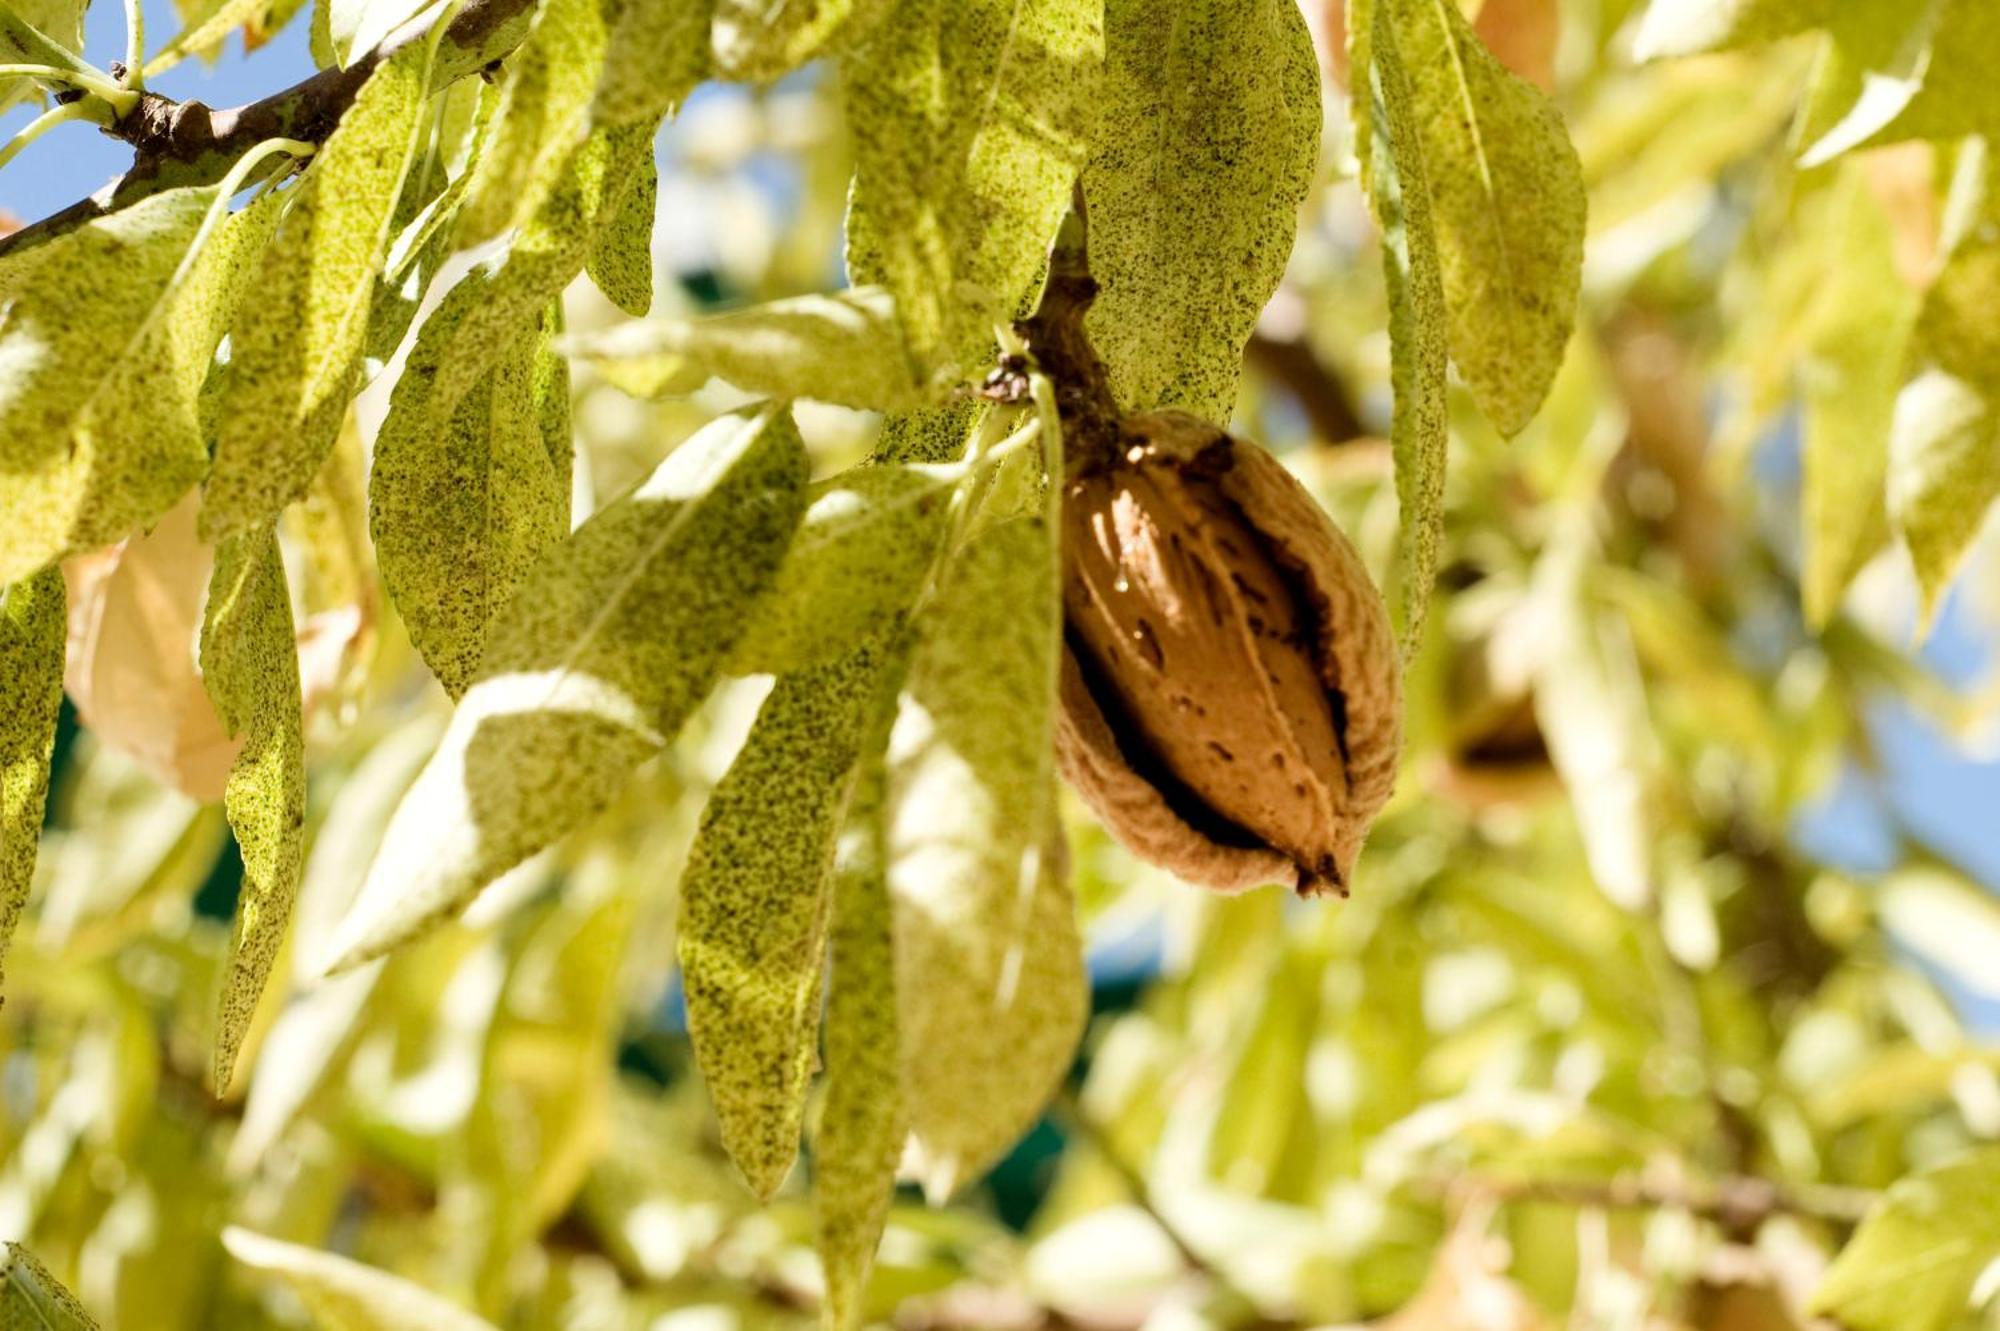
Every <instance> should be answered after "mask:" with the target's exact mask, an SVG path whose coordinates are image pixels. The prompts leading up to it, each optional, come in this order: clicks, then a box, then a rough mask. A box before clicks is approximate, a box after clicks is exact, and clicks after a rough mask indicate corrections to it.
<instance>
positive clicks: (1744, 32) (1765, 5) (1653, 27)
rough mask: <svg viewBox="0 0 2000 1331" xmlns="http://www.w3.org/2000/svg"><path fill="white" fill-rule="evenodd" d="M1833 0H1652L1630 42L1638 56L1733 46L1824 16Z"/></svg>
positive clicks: (1812, 24) (1798, 28)
mask: <svg viewBox="0 0 2000 1331" xmlns="http://www.w3.org/2000/svg"><path fill="white" fill-rule="evenodd" d="M1834 6H1835V0H1653V3H1652V4H1650V5H1648V6H1647V7H1646V16H1645V18H1643V19H1641V20H1640V22H1639V35H1638V37H1637V38H1636V39H1635V40H1634V41H1633V43H1632V55H1633V58H1634V59H1638V60H1658V59H1661V58H1663V57H1667V56H1682V55H1694V54H1697V53H1698V52H1701V51H1725V50H1733V49H1735V48H1737V47H1741V46H1754V45H1756V44H1758V43H1759V42H1768V41H1774V40H1776V39H1777V38H1780V37H1789V36H1791V35H1792V34H1793V33H1795V32H1804V31H1806V30H1807V29H1808V28H1816V27H1818V26H1820V25H1821V24H1822V23H1824V22H1826V20H1827V19H1828V17H1829V16H1831V15H1832V13H1833V11H1834Z"/></svg>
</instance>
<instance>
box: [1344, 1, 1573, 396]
mask: <svg viewBox="0 0 2000 1331" xmlns="http://www.w3.org/2000/svg"><path fill="white" fill-rule="evenodd" d="M1375 5H1376V7H1377V9H1378V10H1379V12H1380V20H1379V21H1380V22H1381V23H1382V24H1383V25H1384V26H1385V27H1386V28H1387V29H1388V30H1389V31H1391V32H1393V33H1394V35H1395V45H1396V56H1397V58H1398V60H1399V61H1400V63H1401V65H1402V68H1403V72H1404V75H1405V84H1406V86H1407V88H1408V90H1409V100H1410V110H1411V115H1410V119H1411V122H1412V126H1413V135H1412V138H1413V140H1414V141H1413V142H1412V144H1411V145H1410V149H1411V151H1412V152H1414V153H1416V154H1420V155H1421V156H1422V158H1423V165H1422V179H1423V180H1424V182H1425V183H1426V184H1427V185H1428V186H1429V192H1430V214H1431V219H1432V222H1433V225H1434V226H1435V228H1436V232H1437V245H1438V262H1439V269H1440V274H1441V277H1442V280H1443V286H1444V299H1445V312H1446V316H1447V317H1446V339H1447V341H1448V342H1449V344H1450V347H1451V357H1452V361H1453V363H1455V364H1456V365H1457V366H1458V370H1459V373H1460V374H1461V375H1463V376H1464V378H1465V382H1466V386H1467V387H1468V388H1469V389H1470V390H1471V392H1472V398H1473V401H1474V402H1476V403H1478V405H1479V409H1480V411H1481V412H1482V413H1483V414H1484V415H1485V416H1486V418H1487V419H1488V420H1489V421H1491V422H1492V423H1493V425H1494V428H1496V429H1498V430H1499V431H1500V432H1501V433H1502V434H1503V435H1508V436H1512V435H1514V434H1516V433H1518V432H1519V431H1520V430H1521V429H1522V428H1523V427H1524V426H1526V425H1527V423H1528V421H1529V420H1530V419H1531V418H1532V417H1533V416H1534V414H1535V411H1536V409H1537V408H1538V407H1539V406H1540V405H1541V402H1542V399H1543V398H1544V397H1546V396H1547V394H1548V390H1549V385H1550V384H1551V383H1552V382H1553V381H1554V379H1555V374H1556V370H1557V369H1558V368H1559V367H1560V366H1561V365H1562V358H1563V350H1564V348H1565V347H1566V346H1567V345H1568V343H1569V334H1570V329H1571V327H1572V326H1573V325H1574V323H1575V317H1576V300H1577V291H1578V289H1579V286H1580V284H1581V281H1582V265H1583V229H1584V188H1583V170H1582V167H1581V166H1580V165H1579V164H1578V162H1577V156H1576V150H1575V149H1574V148H1572V147H1571V146H1570V141H1569V135H1568V133H1567V131H1565V130H1564V128H1563V122H1562V116H1561V115H1560V114H1559V113H1558V112H1557V111H1556V109H1555V107H1554V105H1553V104H1552V103H1551V102H1550V101H1549V100H1548V99H1547V98H1546V97H1544V96H1543V95H1542V94H1541V93H1540V92H1539V91H1537V90H1536V89H1535V87H1534V86H1533V85H1532V84H1530V83H1528V82H1526V81H1525V80H1523V79H1520V78H1517V77H1516V76H1515V75H1513V74H1510V73H1509V72H1507V70H1506V69H1505V68H1504V67H1503V66H1501V64H1500V63H1499V62H1498V61H1497V60H1495V59H1494V58H1493V57H1492V55H1491V54H1490V53H1488V51H1487V50H1486V48H1485V47H1484V46H1482V45H1480V43H1479V39H1478V38H1477V37H1475V36H1474V35H1473V33H1472V30H1471V28H1469V27H1468V26H1467V25H1466V22H1465V19H1464V17H1463V16H1462V15H1461V14H1460V13H1459V11H1458V7H1457V6H1456V5H1454V4H1451V3H1449V0H1375ZM1394 148H1395V151H1396V153H1397V165H1398V169H1399V170H1406V169H1407V163H1408V158H1409V156H1410V155H1411V154H1410V153H1407V152H1405V151H1404V147H1403V145H1402V144H1401V143H1396V144H1394Z"/></svg>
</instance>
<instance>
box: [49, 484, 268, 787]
mask: <svg viewBox="0 0 2000 1331" xmlns="http://www.w3.org/2000/svg"><path fill="white" fill-rule="evenodd" d="M195 504H196V501H195V498H194V496H192V495H190V496H188V498H186V499H185V500H183V501H182V502H181V503H179V504H177V505H175V506H174V508H173V510H172V511H171V512H169V513H168V514H167V515H166V516H165V517H163V518H161V519H160V521H159V523H158V525H156V526H155V527H154V528H153V530H151V531H150V532H145V533H142V534H140V535H137V536H133V537H131V538H129V539H127V540H126V541H124V542H122V543H121V544H119V545H117V546H114V547H113V548H111V549H109V550H102V551H98V552H97V553H95V554H90V555H83V556H79V557H78V558H75V559H72V560H70V561H68V562H67V563H65V564H64V565H63V572H64V575H65V577H66V579H67V582H68V586H69V641H70V647H69V660H68V666H67V669H66V672H65V684H66V687H67V688H68V690H69V695H70V698H71V700H72V701H74V702H75V704H76V709H77V714H78V717H79V719H80V720H81V721H82V722H83V724H84V726H85V727H86V728H87V729H89V730H90V732H91V733H92V734H94V735H96V736H97V737H98V738H99V739H100V740H102V741H103V742H104V743H106V744H108V745H110V746H111V747H112V748H115V749H117V750H119V751H120V752H122V753H124V754H126V755H128V756H129V757H131V758H133V759H135V760H136V761H137V762H138V763H139V764H140V766H142V767H144V768H145V769H146V770H147V771H148V772H149V773H151V774H152V775H153V776H154V777H156V778H157V779H159V780H161V781H163V782H165V783H166V784H168V785H170V786H172V787H173V788H174V789H176V790H179V791H181V792H182V793H184V794H187V795H190V796H192V797H194V798H195V799H199V800H213V799H219V798H221V796H222V792H223V785H224V783H225V781H226V780H227V779H228V775H229V768H230V765H231V764H232V763H233V762H234V761H235V760H236V753H237V749H238V747H239V746H238V744H237V743H236V742H235V741H233V740H231V739H230V737H229V735H228V732H227V731H226V730H225V729H224V728H223V724H222V718H221V717H220V716H219V715H218V714H217V712H216V709H215V704H214V703H213V702H212V701H211V700H210V699H209V696H208V691H207V689H206V688H205V687H204V686H203V684H202V681H201V675H200V672H199V671H198V670H197V669H196V665H195V639H196V635H197V633H198V631H199V629H200V627H201V611H202V603H203V601H204V600H205V599H206V598H207V595H208V585H209V578H210V574H211V573H212V572H213V570H214V567H215V551H214V550H213V549H211V548H210V547H209V546H207V545H205V544H203V543H202V542H201V541H200V540H199V539H197V538H196V536H195V532H194V524H195Z"/></svg>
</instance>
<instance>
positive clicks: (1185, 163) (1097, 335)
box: [1084, 0, 1320, 423]
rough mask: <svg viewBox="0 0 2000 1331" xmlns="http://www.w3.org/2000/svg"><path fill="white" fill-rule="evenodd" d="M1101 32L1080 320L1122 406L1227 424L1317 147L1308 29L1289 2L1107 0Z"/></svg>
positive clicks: (1316, 93)
mask: <svg viewBox="0 0 2000 1331" xmlns="http://www.w3.org/2000/svg"><path fill="white" fill-rule="evenodd" d="M1105 34H1106V50H1107V59H1106V77H1105V81H1104V82H1105V95H1104V106H1103V109H1102V116H1103V124H1104V125H1105V126H1106V127H1107V129H1111V128H1112V127H1116V128H1115V130H1113V132H1109V133H1105V134H1102V135H1100V137H1099V140H1098V143H1097V145H1096V147H1095V149H1094V151H1093V152H1092V155H1091V159H1090V167H1089V170H1088V171H1087V172H1086V173H1085V176H1084V194H1085V196H1086V199H1087V202H1088V204H1089V211H1090V268H1091V273H1092V275H1093V276H1095V277H1096V278H1097V280H1098V281H1099V282H1100V283H1101V284H1102V285H1103V290H1102V291H1101V292H1100V293H1099V295H1098V298H1097V301H1096V303H1095V304H1094V305H1093V306H1092V307H1091V310H1090V316H1089V319H1088V322H1087V326H1088V328H1089V330H1090V335H1091V338H1092V339H1093V341H1094V342H1095V343H1096V346H1097V348H1098V350H1099V352H1100V353H1101V354H1102V355H1103V356H1104V360H1105V364H1106V365H1107V367H1108V368H1109V369H1110V371H1111V387H1112V391H1113V393H1114V394H1115V395H1116V396H1117V398H1118V401H1119V404H1120V405H1121V406H1123V407H1125V408H1127V409H1129V410H1135V411H1142V410H1146V409H1149V408H1152V407H1159V406H1177V407H1183V408H1185V409H1187V410H1189V411H1192V412H1195V413H1197V414H1198V415H1201V416H1205V417H1207V418H1208V419H1210V420H1213V421H1216V422H1218V423H1227V422H1228V420H1229V415H1230V412H1231V411H1232V410H1233V409H1234V407H1235V405H1236V381H1237V377H1238V374H1239V371H1240V368H1241V362H1242V356H1243V347H1244V344H1245V343H1247V342H1248V341H1249V339H1250V330H1251V328H1252V327H1253V326H1255V324H1256V322H1257V315H1258V312H1259V311H1261V310H1262V309H1263V308H1264V305H1265V303H1266V302H1267V301H1268V300H1270V298H1271V293H1272V292H1273V291H1274V290H1276V289H1277V284H1278V278H1279V277H1280V276H1281V275H1282V274H1283V273H1284V271H1285V261H1286V259H1287V258H1288V257H1290V255H1291V252H1292V237H1293V234H1294V232H1295V231H1296V230H1297V229H1298V215H1299V206H1300V204H1301V203H1302V202H1303V201H1304V198H1305V193H1306V186H1307V185H1308V184H1309V183H1310V182H1311V180H1312V173H1313V167H1314V165H1315V164H1316V162H1317V158H1318V152H1319V125H1320V96H1319V73H1318V68H1317V66H1316V64H1315V62H1314V57H1313V50H1312V40H1311V38H1310V36H1309V35H1308V34H1307V32H1306V27H1305V22H1304V20H1303V19H1301V18H1300V16H1299V11H1298V6H1297V5H1296V4H1294V3H1292V0H1188V2H1185V3H1183V2H1182V0H1113V3H1112V4H1110V5H1109V6H1107V8H1106V12H1105ZM1139 127H1144V128H1143V129H1140V128H1139Z"/></svg>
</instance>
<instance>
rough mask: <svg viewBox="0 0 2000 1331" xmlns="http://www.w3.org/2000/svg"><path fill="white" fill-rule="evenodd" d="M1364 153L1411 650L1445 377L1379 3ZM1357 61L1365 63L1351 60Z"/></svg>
mask: <svg viewBox="0 0 2000 1331" xmlns="http://www.w3.org/2000/svg"><path fill="white" fill-rule="evenodd" d="M1370 13H1371V17H1370V18H1369V19H1368V22H1369V23H1370V24H1371V25H1372V26H1373V28H1374V40H1373V41H1372V42H1371V43H1369V44H1368V45H1369V49H1370V50H1372V53H1373V54H1372V65H1373V79H1374V84H1375V88H1376V90H1377V92H1376V96H1374V97H1372V98H1370V113H1369V134H1370V137H1371V139H1372V140H1373V142H1374V147H1373V149H1372V150H1371V152H1370V153H1369V155H1368V158H1367V160H1368V163H1369V168H1370V171H1371V173H1372V174H1371V179H1370V181H1369V200H1370V202H1371V203H1372V204H1373V205H1374V209H1375V215H1376V218H1377V220H1378V222H1379V223H1380V225H1381V228H1382V271H1383V277H1384V280H1385V283H1386V285H1387V287H1388V293H1389V377H1390V384H1391V387H1392V388H1393V390H1394V407H1393V409H1392V415H1391V417H1390V424H1389V442H1390V446H1391V449H1392V451H1393V454H1394V456H1395V463H1396V500H1397V504H1398V506H1399V507H1400V508H1401V511H1402V533H1401V541H1400V551H1401V553H1400V563H1401V587H1402V590H1401V596H1400V606H1399V608H1400V609H1401V611H1402V621H1403V624H1402V629H1403V650H1404V652H1405V654H1406V655H1407V654H1408V653H1410V652H1412V651H1414V650H1415V647H1416V644H1417V643H1418V642H1419V641H1420V640H1421V638H1422V635H1423V629H1424V614H1425V610H1426V609H1427V607H1428V606H1429V604H1430V596H1431V588H1432V585H1433V584H1434V583H1435V582H1436V581H1437V569H1438V560H1439V558H1440V556H1441V555H1442V552H1443V548H1444V481H1445V462H1446V458H1447V455H1448V452H1449V449H1450V442H1451V440H1450V434H1449V417H1448V403H1447V400H1446V396H1445V394H1446V383H1445V362H1446V348H1445V327H1446V322H1447V317H1446V312H1445V299H1444V287H1443V283H1442V278H1441V275H1440V271H1439V265H1438V249H1437V235H1436V232H1435V231H1434V230H1433V226H1432V217H1431V191H1430V182H1429V180H1428V179H1427V177H1426V176H1425V174H1424V172H1425V169H1426V164H1425V159H1424V154H1423V152H1422V151H1421V149H1420V148H1419V147H1418V146H1417V142H1418V141H1417V126H1416V111H1417V108H1416V105H1415V102H1414V99H1413V97H1412V94H1411V92H1410V77H1409V71H1408V70H1407V69H1406V68H1405V66H1404V63H1403V54H1402V44H1401V41H1400V39H1399V37H1398V36H1397V34H1396V31H1395V28H1394V27H1393V26H1392V25H1391V24H1390V23H1389V21H1388V7H1387V5H1386V3H1384V4H1378V5H1376V6H1374V7H1373V8H1372V9H1371V11H1370ZM1355 67H1356V68H1357V69H1358V68H1364V67H1365V66H1361V65H1357V66H1355Z"/></svg>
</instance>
